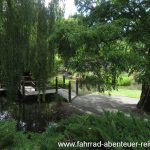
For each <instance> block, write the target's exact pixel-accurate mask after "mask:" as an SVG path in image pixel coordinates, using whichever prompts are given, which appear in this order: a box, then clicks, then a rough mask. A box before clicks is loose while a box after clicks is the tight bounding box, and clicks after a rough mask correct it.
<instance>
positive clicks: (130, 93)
mask: <svg viewBox="0 0 150 150" xmlns="http://www.w3.org/2000/svg"><path fill="white" fill-rule="evenodd" d="M109 93H110V94H111V95H114V96H127V97H131V98H140V95H141V90H138V89H135V90H133V89H128V88H127V87H124V88H122V87H119V88H118V90H114V91H112V92H108V91H106V92H105V93H104V94H106V95H109Z"/></svg>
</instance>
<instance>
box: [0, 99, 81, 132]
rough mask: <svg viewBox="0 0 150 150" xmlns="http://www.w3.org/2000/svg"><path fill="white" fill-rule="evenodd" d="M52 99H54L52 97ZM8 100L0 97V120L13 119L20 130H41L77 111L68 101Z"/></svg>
mask: <svg viewBox="0 0 150 150" xmlns="http://www.w3.org/2000/svg"><path fill="white" fill-rule="evenodd" d="M53 100H54V99H53ZM53 100H50V101H46V102H41V103H38V102H26V103H25V102H24V103H19V102H10V101H8V100H7V99H6V98H4V97H1V98H0V120H8V119H9V120H10V119H15V120H16V121H17V129H18V130H22V131H33V132H43V131H44V130H45V129H46V128H47V127H51V126H53V125H55V124H56V123H57V122H58V121H60V120H61V119H64V118H66V117H68V116H69V115H71V114H73V113H79V111H78V110H76V109H75V108H72V107H71V106H70V105H69V104H68V103H64V102H60V103H58V102H56V101H53Z"/></svg>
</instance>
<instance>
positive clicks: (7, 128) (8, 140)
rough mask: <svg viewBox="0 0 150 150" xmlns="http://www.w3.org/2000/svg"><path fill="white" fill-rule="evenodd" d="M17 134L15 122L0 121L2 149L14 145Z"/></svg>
mask: <svg viewBox="0 0 150 150" xmlns="http://www.w3.org/2000/svg"><path fill="white" fill-rule="evenodd" d="M15 132H16V122H15V121H0V149H2V148H4V147H7V146H11V145H12V144H13V143H14V137H15Z"/></svg>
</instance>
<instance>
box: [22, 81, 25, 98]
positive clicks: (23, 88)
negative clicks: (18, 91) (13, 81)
mask: <svg viewBox="0 0 150 150" xmlns="http://www.w3.org/2000/svg"><path fill="white" fill-rule="evenodd" d="M24 84H25V83H24V80H23V82H22V96H23V97H24V96H25V85H24Z"/></svg>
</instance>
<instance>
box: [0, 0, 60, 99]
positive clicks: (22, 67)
mask: <svg viewBox="0 0 150 150" xmlns="http://www.w3.org/2000/svg"><path fill="white" fill-rule="evenodd" d="M52 2H53V3H54V1H52ZM57 4H58V3H57ZM55 6H56V5H55ZM57 6H58V5H57ZM49 9H50V7H49V8H46V7H45V5H44V1H43V0H38V1H37V0H1V1H0V84H2V82H3V83H4V84H5V86H6V88H7V91H8V96H9V97H10V98H11V99H12V98H14V97H15V96H16V95H17V92H18V89H19V87H20V84H21V81H22V76H23V75H24V73H25V72H31V73H32V75H33V77H34V79H35V80H36V81H37V82H36V83H37V85H38V90H39V92H40V91H42V92H44V91H45V89H46V82H47V80H48V75H49V73H51V72H52V65H50V64H53V61H54V60H53V59H52V58H53V57H54V52H53V50H51V49H52V46H50V45H49V40H48V36H49V34H51V33H52V32H53V28H52V29H50V27H53V26H54V24H55V17H56V16H55V15H51V13H50V11H51V10H49ZM51 9H55V8H54V7H51ZM51 20H52V21H51ZM51 44H52V43H51ZM49 48H51V49H49ZM50 66H51V68H50ZM43 98H44V97H43Z"/></svg>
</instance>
